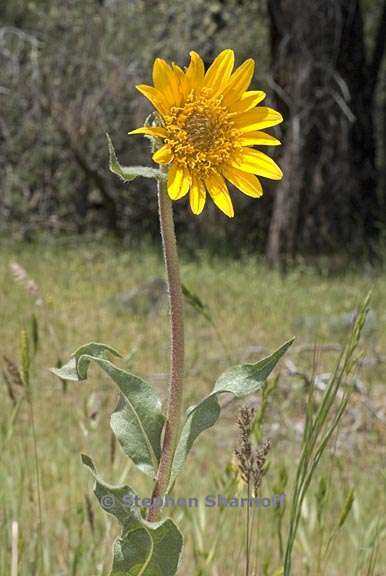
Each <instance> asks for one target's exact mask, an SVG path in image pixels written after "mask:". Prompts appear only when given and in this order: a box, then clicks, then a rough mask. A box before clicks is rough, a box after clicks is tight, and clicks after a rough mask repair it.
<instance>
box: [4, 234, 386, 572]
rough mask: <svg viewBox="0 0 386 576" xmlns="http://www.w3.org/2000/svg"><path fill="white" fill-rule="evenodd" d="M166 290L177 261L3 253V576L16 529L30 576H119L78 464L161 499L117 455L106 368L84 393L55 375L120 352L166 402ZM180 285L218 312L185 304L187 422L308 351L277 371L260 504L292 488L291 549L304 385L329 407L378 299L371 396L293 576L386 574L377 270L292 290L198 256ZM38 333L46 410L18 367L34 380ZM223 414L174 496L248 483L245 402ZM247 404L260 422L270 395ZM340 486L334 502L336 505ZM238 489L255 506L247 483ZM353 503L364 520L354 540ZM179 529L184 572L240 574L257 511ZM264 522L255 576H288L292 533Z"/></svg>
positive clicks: (303, 276) (312, 512) (363, 365)
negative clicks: (78, 355)
mask: <svg viewBox="0 0 386 576" xmlns="http://www.w3.org/2000/svg"><path fill="white" fill-rule="evenodd" d="M12 262H13V263H17V264H18V265H19V266H21V267H22V268H23V269H24V270H25V271H26V272H27V273H28V275H29V277H30V278H31V279H33V280H34V282H35V283H36V287H34V286H33V285H32V284H31V283H30V284H29V285H27V282H28V280H27V279H26V278H23V273H22V271H21V269H20V268H17V267H15V266H14V268H13V272H12V271H11V269H10V263H12ZM16 277H17V278H16ZM162 278H163V269H162V261H161V255H160V252H159V250H158V249H157V248H154V247H153V248H152V247H148V246H147V247H141V248H139V247H136V248H131V249H129V248H126V247H120V246H119V245H117V243H115V242H109V241H101V240H97V239H89V240H86V239H84V240H79V239H74V240H69V239H67V240H61V241H58V240H55V241H54V240H45V241H44V242H43V241H41V242H39V243H35V244H33V243H32V244H23V243H18V242H13V243H11V242H10V241H8V240H3V241H2V243H1V244H0V302H1V307H0V343H1V356H2V357H4V360H3V363H2V367H3V371H4V373H5V377H4V378H3V381H1V379H0V385H1V388H2V407H1V409H0V443H1V451H0V454H1V468H0V470H1V471H0V510H1V512H0V524H1V530H0V541H1V545H0V573H1V574H7V573H10V561H11V547H12V546H11V545H12V526H13V540H14V543H15V541H16V536H15V530H16V527H17V528H18V540H17V541H18V554H19V571H18V575H19V576H31V574H36V575H37V576H44V575H48V574H49V575H50V576H51V575H55V576H61V575H63V576H67V575H70V574H71V575H72V576H89V575H90V574H93V575H102V574H106V573H107V571H108V566H109V562H110V556H111V555H110V550H111V542H112V540H113V539H114V538H115V536H116V535H117V534H118V527H117V526H116V524H115V523H114V521H113V520H111V519H110V518H109V517H107V516H106V515H105V514H104V513H103V512H102V511H101V510H100V509H99V508H98V505H97V502H96V501H95V500H94V496H93V495H92V481H91V479H90V477H89V476H88V474H87V471H86V470H85V469H84V468H83V467H82V465H81V463H80V453H81V452H84V453H87V454H89V455H90V456H92V457H93V459H94V461H95V463H96V464H97V466H98V469H99V470H100V472H101V475H102V476H103V477H104V478H105V479H106V480H107V481H109V482H111V483H121V482H127V483H130V485H132V486H133V487H135V488H136V489H137V490H138V492H139V493H141V494H142V495H143V496H146V495H148V494H149V490H150V485H149V483H148V482H147V480H144V479H143V478H142V476H141V475H140V474H139V473H138V472H137V471H135V470H134V467H133V466H132V465H131V464H130V463H126V461H125V457H124V456H123V455H122V454H121V452H120V448H119V447H118V446H115V444H114V442H113V440H112V436H111V432H110V429H109V415H110V413H111V411H112V409H113V408H114V405H115V403H116V390H115V389H114V387H113V385H112V384H111V383H110V382H109V381H107V380H106V378H104V377H103V376H102V375H101V373H100V372H98V371H97V370H96V369H95V368H93V369H92V370H91V371H90V378H89V380H88V381H87V382H85V383H81V384H78V383H76V384H74V383H67V384H65V383H62V382H60V381H59V380H57V379H55V377H53V376H52V375H51V374H50V372H49V371H48V369H49V367H52V366H55V365H57V364H58V363H59V362H64V361H66V360H67V359H68V357H69V355H70V354H71V352H72V351H73V350H75V349H76V348H77V347H78V346H79V345H81V344H84V343H86V342H89V341H93V340H94V341H101V342H105V343H108V344H110V345H112V346H114V347H116V348H117V349H119V350H120V351H121V352H123V353H124V354H125V355H126V358H125V360H124V364H125V365H126V366H128V367H130V369H131V370H132V371H133V372H135V373H137V374H140V375H142V376H143V377H145V378H146V379H148V380H149V381H150V382H152V384H153V385H154V386H155V387H156V388H157V389H158V390H159V392H160V395H161V397H162V398H163V399H165V397H166V392H167V371H168V320H167V307H166V299H165V296H164V294H163V290H164V286H163V283H162ZM182 278H183V282H184V284H185V285H186V286H187V288H188V289H189V290H190V291H192V292H193V293H194V294H195V295H197V296H198V297H199V298H200V299H201V301H202V302H203V303H204V304H205V305H206V306H207V309H206V312H207V313H209V314H210V318H211V320H212V321H211V322H209V321H208V320H207V318H205V317H204V316H203V315H202V314H200V313H199V311H198V310H197V309H195V308H194V307H192V306H191V305H190V304H189V302H187V303H186V339H187V350H186V393H185V402H186V406H189V405H191V404H192V403H195V402H196V401H198V400H199V399H200V398H202V396H203V395H204V394H205V393H207V392H208V391H209V390H210V389H211V387H212V385H213V382H214V380H215V379H216V377H217V376H218V375H219V374H220V373H221V372H222V371H223V370H224V369H225V368H226V367H227V366H229V365H230V364H237V363H240V362H244V361H249V362H252V361H255V360H258V359H260V358H261V357H263V356H264V355H265V354H266V353H268V352H269V351H272V350H274V349H275V348H276V347H278V346H279V345H280V344H282V343H283V342H284V341H286V340H287V339H289V338H290V337H292V336H296V342H295V344H294V345H293V347H292V350H291V351H290V352H289V354H288V355H287V356H286V358H285V359H284V360H283V361H282V362H281V364H280V366H279V367H278V368H277V369H276V371H275V376H274V377H275V378H278V383H277V387H276V389H275V392H274V393H273V395H272V396H271V398H270V400H269V404H268V409H267V412H266V415H265V419H264V428H263V430H264V437H266V438H267V437H269V438H270V439H271V441H272V448H271V453H270V465H269V469H268V472H267V475H266V477H265V480H264V482H263V485H262V488H261V496H271V495H272V494H274V493H275V488H277V485H278V478H279V474H280V471H281V472H282V474H283V470H285V471H286V472H287V473H288V475H289V481H288V484H287V486H286V489H285V494H286V503H287V504H286V506H287V508H286V510H285V513H284V521H283V528H282V538H283V541H284V543H285V540H286V533H287V532H286V531H287V526H288V515H289V514H288V512H289V505H290V499H291V495H292V491H291V490H292V487H293V478H294V474H295V470H296V465H297V462H298V459H299V454H300V449H301V435H302V430H303V425H304V416H305V403H306V397H307V393H308V392H307V384H306V383H305V379H304V377H303V376H302V375H301V374H303V373H305V374H306V375H307V376H310V375H311V374H312V373H314V374H315V375H316V376H317V378H316V383H317V392H316V400H315V401H316V403H317V402H318V401H320V398H321V397H322V394H323V390H324V389H325V382H326V380H327V379H328V377H327V376H326V373H329V372H330V371H331V369H332V368H333V367H334V365H335V364H336V361H337V357H338V354H339V349H340V347H341V345H342V343H344V342H345V340H346V339H347V337H348V334H349V332H350V327H351V321H352V316H353V315H355V311H356V310H357V308H358V305H359V304H360V302H361V301H362V300H363V298H364V297H365V296H366V294H367V293H368V291H369V290H370V289H371V290H372V298H371V312H370V315H369V317H368V321H367V323H366V325H365V328H364V331H363V335H362V340H361V343H360V346H359V350H360V352H361V354H362V359H361V361H360V364H359V366H358V367H357V369H356V370H355V374H354V379H351V380H350V382H347V383H346V384H352V383H354V385H355V390H354V392H353V395H352V397H351V399H350V403H349V406H348V408H347V412H346V414H345V416H344V418H343V420H342V422H341V424H340V426H339V427H338V432H337V433H336V434H334V435H333V437H332V439H331V441H330V444H329V447H328V449H327V451H326V453H325V455H324V457H323V458H322V461H321V463H320V465H319V467H318V469H317V471H316V473H315V476H314V479H313V482H312V483H311V486H310V489H309V492H308V493H307V497H306V500H305V504H304V506H303V511H302V519H301V523H300V528H299V532H298V535H297V540H296V543H295V548H294V574H295V575H296V576H298V575H299V576H302V575H303V574H304V575H306V574H309V575H310V576H318V574H320V575H322V574H323V575H326V576H327V575H328V576H334V575H339V576H340V575H347V574H350V575H351V574H353V575H354V574H355V575H358V576H359V575H362V574H366V575H370V574H371V575H378V576H382V575H383V574H385V573H386V568H385V567H386V546H385V533H386V525H385V511H386V506H385V504H386V498H385V485H386V477H385V472H384V466H383V464H384V459H385V455H386V453H385V433H386V409H385V405H386V388H385V366H386V364H385V360H386V331H385V322H386V315H385V303H386V278H385V276H384V274H383V273H382V272H381V271H377V270H373V269H371V268H368V269H367V268H366V267H362V266H361V268H360V270H357V271H355V270H354V269H353V270H350V269H346V270H345V271H342V272H340V273H335V274H334V275H330V274H328V273H327V271H325V270H324V269H323V266H319V267H318V269H316V268H315V266H314V267H310V266H306V265H301V264H298V265H297V266H296V267H294V269H293V270H291V271H289V272H288V274H287V275H286V276H282V275H280V274H279V273H278V272H275V271H272V270H269V269H268V268H267V267H266V265H265V264H264V262H262V261H261V259H260V258H258V257H252V256H248V257H245V258H241V259H238V260H234V259H224V258H222V259H218V258H216V257H213V256H210V255H209V254H206V253H205V252H202V253H197V254H196V255H195V256H194V257H192V256H189V257H187V256H185V255H184V254H183V255H182ZM37 288H38V293H37ZM32 318H34V319H35V320H32ZM24 327H26V328H27V330H28V332H29V333H30V334H31V332H34V333H35V339H33V338H31V349H32V350H31V354H33V348H34V344H33V341H34V342H35V346H36V353H35V354H34V355H33V360H32V369H31V398H32V401H31V402H28V397H27V396H28V395H27V394H26V391H25V390H24V389H23V387H21V386H20V385H19V384H18V382H17V375H15V374H13V372H14V370H12V365H13V364H15V365H17V366H19V341H20V331H21V330H22V329H23V328H24ZM36 327H37V328H36ZM36 334H38V337H36ZM315 350H317V352H315ZM299 373H301V374H300V375H299ZM6 380H8V382H10V384H9V385H8V387H7V385H6ZM225 402H226V406H225V407H224V410H223V415H222V418H221V421H220V424H219V425H218V426H217V427H216V428H215V429H214V430H212V431H209V432H207V433H206V434H205V435H203V436H202V437H201V439H200V440H199V441H198V442H197V444H196V446H195V448H194V450H193V451H192V453H191V455H190V459H189V461H188V464H187V468H186V470H185V472H184V474H183V475H182V476H181V477H180V478H179V481H178V484H177V486H176V488H175V494H176V496H180V497H198V498H204V497H205V496H206V495H210V494H222V493H223V492H224V490H225V489H226V487H228V488H229V483H230V482H231V480H232V479H233V475H234V474H235V471H234V468H233V466H232V465H230V463H231V462H232V454H233V450H234V448H235V447H236V446H237V443H238V431H237V426H236V420H237V416H238V412H239V410H240V407H241V406H242V405H243V403H240V402H239V403H236V402H232V403H229V402H227V401H226V400H225ZM249 402H250V403H251V404H252V405H254V406H257V408H258V409H259V406H260V402H261V398H260V395H256V396H255V397H253V398H251V399H250V400H249ZM31 409H32V410H31ZM33 420H34V424H35V434H34V433H33V425H32V423H33ZM35 440H36V442H35ZM324 484H325V485H326V487H327V488H326V490H327V491H326V497H325V498H324V499H322V504H320V502H321V497H320V494H321V491H322V488H321V487H322V486H323V485H324ZM39 486H40V489H39ZM232 486H233V488H232V489H233V490H234V491H237V493H238V494H240V495H243V496H245V495H246V490H245V488H244V487H243V485H242V484H241V482H240V481H239V480H238V479H237V478H236V480H235V484H234V485H232ZM351 490H353V491H354V503H353V506H352V507H351V508H350V509H349V512H348V514H347V518H345V519H344V522H343V525H342V526H341V527H339V521H340V520H341V519H342V514H343V510H344V507H345V503H346V502H347V499H348V498H349V495H350V491H351ZM39 494H40V499H39ZM318 494H319V499H318ZM318 502H319V504H318ZM39 510H40V512H39ZM40 517H41V524H39V518H40ZM173 517H174V519H175V520H176V521H177V523H178V524H179V525H180V526H181V528H182V529H183V531H184V533H185V541H186V549H185V554H184V564H183V567H182V568H181V573H183V574H192V575H197V576H198V575H213V576H216V575H221V576H231V575H232V576H233V575H234V574H236V573H240V572H242V570H243V568H242V567H243V562H244V557H245V543H244V538H245V521H246V520H245V518H246V516H245V510H240V509H218V508H215V509H209V508H204V507H202V508H201V509H200V510H197V511H194V510H189V509H181V508H179V509H177V510H175V511H174V512H173ZM252 520H253V535H252V561H251V565H252V568H253V569H254V570H255V571H256V574H259V576H260V575H269V576H272V575H273V574H274V573H275V571H276V570H277V569H278V568H279V566H280V560H279V549H280V546H279V537H278V516H277V514H276V515H275V512H274V511H273V510H272V509H266V510H259V511H258V512H255V513H254V514H253V519H252ZM330 535H332V537H331V544H330V545H329V546H328V548H327V550H326V546H327V542H328V540H329V538H330ZM251 573H253V572H251Z"/></svg>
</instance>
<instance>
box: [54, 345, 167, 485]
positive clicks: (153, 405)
mask: <svg viewBox="0 0 386 576" xmlns="http://www.w3.org/2000/svg"><path fill="white" fill-rule="evenodd" d="M111 355H114V356H120V354H119V353H118V352H117V351H116V350H114V349H113V348H110V347H109V346H106V345H104V344H98V343H94V342H91V343H90V344H87V345H86V346H82V347H81V348H79V349H78V350H77V351H76V352H75V353H74V354H73V356H72V358H71V359H70V361H69V362H68V363H67V364H66V365H65V366H62V367H61V368H59V369H53V370H52V372H53V373H54V374H56V376H59V378H63V379H65V380H85V379H86V378H87V372H88V368H89V365H90V362H92V361H94V362H95V363H96V364H97V365H98V366H99V367H100V368H102V370H103V371H104V372H106V373H107V374H108V375H109V376H110V378H111V379H112V380H113V381H114V382H115V384H116V385H117V386H118V388H119V390H120V393H121V394H120V398H119V401H118V405H117V407H116V409H115V410H114V412H113V414H112V416H111V428H112V430H113V432H114V434H115V435H116V437H117V438H118V441H119V442H120V444H121V446H122V448H123V450H124V452H125V453H126V454H127V456H129V458H131V459H132V460H133V462H134V463H135V464H136V465H137V467H138V468H139V469H140V470H142V471H143V472H144V473H145V474H148V475H149V476H152V477H154V476H155V474H156V471H157V469H158V464H159V458H160V452H161V434H162V429H163V425H164V416H163V415H162V412H161V401H160V399H159V397H158V395H157V394H156V393H155V392H154V390H153V388H152V387H151V385H150V384H149V383H148V382H146V381H145V380H142V378H139V377H138V376H135V375H134V374H131V373H130V372H127V371H126V370H123V369H122V368H118V367H117V366H115V364H113V363H112V362H111V361H110V360H109V359H108V358H109V357H111Z"/></svg>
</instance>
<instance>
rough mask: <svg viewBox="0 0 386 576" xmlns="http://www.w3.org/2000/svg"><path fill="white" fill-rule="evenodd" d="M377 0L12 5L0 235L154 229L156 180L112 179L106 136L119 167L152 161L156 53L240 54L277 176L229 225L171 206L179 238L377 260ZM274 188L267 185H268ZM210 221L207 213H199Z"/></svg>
mask: <svg viewBox="0 0 386 576" xmlns="http://www.w3.org/2000/svg"><path fill="white" fill-rule="evenodd" d="M385 41H386V3H385V2H384V0H362V1H359V0H312V1H308V2H306V3H305V2H303V1H301V0H254V1H251V0H249V1H246V0H210V1H208V0H191V1H190V2H184V1H182V0H181V1H180V0H175V1H170V2H167V1H162V0H161V1H152V0H146V1H141V0H82V1H81V2H78V1H75V0H64V1H62V2H55V1H52V0H30V1H27V0H6V1H5V2H2V3H1V6H0V170H1V190H0V227H1V230H3V231H4V230H6V231H7V233H8V232H9V233H11V234H15V235H17V236H18V237H22V238H23V239H30V238H33V237H34V236H35V235H36V234H38V233H40V232H42V231H44V232H47V231H48V232H50V233H52V234H59V233H71V234H74V233H79V234H84V233H89V232H95V231H98V232H106V233H112V234H114V235H119V236H121V237H125V238H126V239H128V240H135V239H136V238H137V237H138V235H141V237H143V235H148V236H149V237H150V238H151V237H154V236H157V235H158V224H157V218H156V201H155V195H154V190H153V187H152V182H150V183H149V182H147V181H146V180H141V179H139V180H137V181H135V182H134V183H132V184H131V185H130V187H127V186H125V185H123V184H121V183H120V182H119V181H118V180H117V179H116V178H114V177H112V175H111V174H110V173H109V171H108V156H107V146H106V139H105V132H109V133H110V135H111V137H112V140H113V142H114V144H115V146H116V149H117V153H118V157H119V158H120V160H121V162H122V163H123V164H138V163H144V164H149V162H150V159H149V151H148V147H147V145H146V141H144V139H143V138H141V137H130V138H129V137H128V136H127V132H128V131H129V130H130V129H132V128H134V127H137V126H139V125H141V124H142V122H143V121H144V118H145V117H146V115H147V113H148V112H149V111H150V106H149V105H148V103H147V102H146V101H145V99H144V98H143V97H142V96H141V95H140V94H139V93H137V92H136V90H135V85H136V84H137V83H140V82H145V83H146V82H147V83H149V82H151V68H152V62H153V60H154V58H155V57H156V56H161V57H164V58H166V59H171V60H174V61H176V62H178V63H179V64H180V65H186V64H187V61H188V54H189V51H190V50H191V49H194V50H197V51H198V52H199V53H200V54H201V55H202V56H203V57H204V59H205V60H206V61H207V62H210V61H211V60H212V59H213V57H214V56H215V55H216V54H217V53H218V52H219V51H220V50H222V49H223V48H226V47H232V48H234V50H235V52H236V55H237V57H238V60H239V62H241V61H242V60H244V59H245V58H249V57H252V58H254V59H255V60H256V64H257V66H256V75H255V81H254V85H255V88H259V89H263V90H265V91H266V92H267V94H268V103H269V104H271V105H274V106H276V107H277V108H279V110H280V111H281V112H282V113H283V115H284V117H285V123H284V124H283V126H282V127H280V128H279V129H278V130H277V134H278V135H279V136H280V138H281V139H282V140H283V143H284V146H283V147H282V148H281V149H280V150H275V153H276V154H277V156H278V161H279V163H280V164H281V166H282V167H283V169H284V172H285V179H284V180H283V181H282V182H281V183H280V184H279V185H278V184H277V183H274V184H273V185H271V184H269V183H266V184H265V196H264V198H263V199H262V200H261V201H258V202H251V201H250V200H249V199H247V198H245V197H244V198H242V197H241V196H242V195H241V194H239V193H235V194H234V199H235V202H236V214H237V218H235V219H234V221H231V222H229V221H227V219H225V218H224V217H223V216H222V215H221V214H218V213H217V211H216V210H215V209H214V208H213V207H209V206H208V208H207V209H206V213H205V214H204V215H202V216H201V217H200V218H192V216H191V214H190V213H189V210H187V207H186V202H185V200H186V199H185V200H183V201H181V202H180V203H179V204H178V207H177V208H176V212H177V215H176V218H177V222H178V225H179V228H180V236H181V239H182V238H185V241H186V243H187V244H188V245H189V244H190V239H191V238H193V237H194V239H195V244H196V245H197V243H198V242H201V243H204V244H205V245H208V244H209V242H211V243H212V245H213V246H214V248H215V249H216V248H218V249H221V248H222V249H224V246H226V250H235V251H239V250H243V251H257V250H258V251H259V252H261V253H266V254H267V256H268V258H269V260H270V261H271V262H273V263H277V262H278V261H280V259H281V258H282V257H283V256H285V257H286V256H290V257H293V256H296V255H299V254H300V255H305V254H308V255H313V254H321V253H322V254H331V253H345V254H349V255H351V256H352V255H355V257H357V256H358V254H359V253H361V254H364V255H365V256H366V257H374V255H375V254H376V253H377V250H378V247H379V246H380V245H381V244H382V242H383V238H384V235H385V234H384V230H385V228H384V226H385V221H386V176H385V174H386V172H385V171H386V158H385V146H386V64H385V59H384V58H383V56H384V51H385ZM267 184H268V185H267ZM208 212H209V214H208Z"/></svg>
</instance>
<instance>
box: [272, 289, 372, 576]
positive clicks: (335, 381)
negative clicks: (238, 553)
mask: <svg viewBox="0 0 386 576" xmlns="http://www.w3.org/2000/svg"><path fill="white" fill-rule="evenodd" d="M369 300H370V295H368V296H367V297H366V298H365V300H364V301H363V303H362V306H361V309H360V311H359V313H358V315H357V317H356V320H355V324H354V326H353V329H352V333H351V335H350V337H349V340H348V342H347V344H346V346H345V348H344V350H343V352H342V353H341V356H340V358H339V361H338V363H337V365H336V368H335V371H334V372H333V374H332V376H331V378H330V381H329V383H328V386H327V388H326V390H325V392H324V395H323V398H322V401H321V402H320V405H319V407H318V409H317V410H316V413H314V408H313V406H314V389H313V386H311V388H310V391H309V395H308V402H307V408H306V416H305V426H304V433H303V447H302V453H301V456H300V460H299V463H298V465H297V469H296V480H295V489H294V493H293V497H292V502H291V513H290V526H289V534H288V539H287V545H286V551H285V558H284V568H283V574H284V576H290V574H292V551H293V546H294V543H295V538H296V534H297V531H298V527H299V521H300V516H301V511H302V506H303V503H304V499H305V496H306V494H307V491H308V489H309V486H310V483H311V480H312V478H313V476H314V473H315V470H316V468H317V466H318V464H319V462H320V460H321V458H322V456H323V454H324V452H325V450H326V448H327V446H328V443H329V441H330V439H331V437H332V435H333V433H334V432H335V430H336V428H337V426H338V424H339V422H340V420H341V418H342V416H343V414H344V412H345V410H346V407H347V404H348V402H349V399H350V397H351V393H352V388H351V387H348V388H346V389H345V390H344V391H343V394H342V396H341V398H339V396H338V392H339V391H340V389H341V386H342V385H343V384H344V382H345V379H346V378H347V376H349V374H350V373H351V372H352V370H353V368H354V366H355V363H356V362H357V358H356V357H355V351H356V349H357V346H358V343H359V339H360V335H361V332H362V329H363V326H364V324H365V321H366V317H367V313H368V310H369ZM321 495H322V491H321V490H320V496H319V499H320V498H321ZM323 498H324V496H323ZM352 504H353V494H351V496H350V495H349V497H348V499H347V501H346V504H345V506H344V509H343V512H342V513H341V518H340V521H339V525H338V527H339V528H340V527H341V526H342V525H343V524H344V522H345V520H346V518H347V515H348V513H349V511H350V510H351V506H352Z"/></svg>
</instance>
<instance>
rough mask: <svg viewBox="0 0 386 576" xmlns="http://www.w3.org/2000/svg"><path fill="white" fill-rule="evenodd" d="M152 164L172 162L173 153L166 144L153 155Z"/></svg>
mask: <svg viewBox="0 0 386 576" xmlns="http://www.w3.org/2000/svg"><path fill="white" fill-rule="evenodd" d="M153 160H154V162H157V164H169V162H171V161H172V160H173V152H172V151H171V148H170V146H169V145H168V144H165V145H164V146H162V148H160V149H159V150H157V152H155V153H154V154H153Z"/></svg>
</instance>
